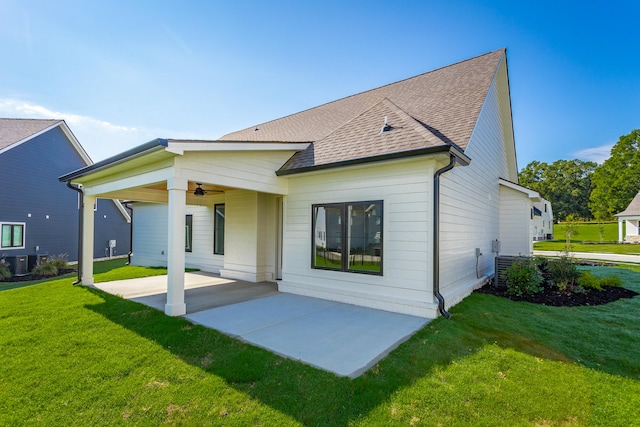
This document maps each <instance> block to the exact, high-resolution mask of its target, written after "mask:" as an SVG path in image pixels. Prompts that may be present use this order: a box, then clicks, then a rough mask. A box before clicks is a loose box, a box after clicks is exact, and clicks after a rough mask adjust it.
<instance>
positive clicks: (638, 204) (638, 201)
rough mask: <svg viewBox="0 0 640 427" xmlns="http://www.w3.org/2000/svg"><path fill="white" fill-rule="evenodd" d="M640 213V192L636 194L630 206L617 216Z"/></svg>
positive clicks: (637, 214)
mask: <svg viewBox="0 0 640 427" xmlns="http://www.w3.org/2000/svg"><path fill="white" fill-rule="evenodd" d="M639 215H640V193H638V194H636V196H635V197H634V198H633V200H632V201H631V203H629V206H627V208H626V209H625V210H623V211H622V212H620V213H619V214H616V215H615V216H639Z"/></svg>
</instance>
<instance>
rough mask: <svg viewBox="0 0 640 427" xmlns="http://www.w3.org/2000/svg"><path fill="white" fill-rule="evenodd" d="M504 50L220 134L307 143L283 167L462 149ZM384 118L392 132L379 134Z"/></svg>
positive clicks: (226, 137) (230, 137)
mask: <svg viewBox="0 0 640 427" xmlns="http://www.w3.org/2000/svg"><path fill="white" fill-rule="evenodd" d="M504 56H505V49H500V50H497V51H494V52H490V53H487V54H485V55H481V56H478V57H475V58H472V59H468V60H466V61H462V62H459V63H456V64H453V65H449V66H447V67H444V68H440V69H437V70H435V71H431V72H428V73H425V74H421V75H419V76H416V77H412V78H409V79H406V80H402V81H399V82H397V83H392V84H389V85H386V86H382V87H379V88H377V89H372V90H370V91H367V92H362V93H359V94H356V95H352V96H349V97H347V98H343V99H340V100H337V101H333V102H330V103H327V104H324V105H320V106H318V107H315V108H311V109H309V110H305V111H302V112H299V113H296V114H292V115H290V116H286V117H283V118H280V119H276V120H273V121H270V122H267V123H263V124H260V125H258V126H252V127H251V128H247V129H244V130H240V131H237V132H233V133H230V134H227V135H224V136H223V137H222V138H220V140H222V141H225V140H226V141H249V142H313V144H311V145H310V146H309V148H308V149H307V150H305V151H303V152H300V153H297V154H296V155H294V156H293V157H292V158H291V159H290V160H289V161H288V162H287V163H286V164H285V165H284V166H283V168H282V169H283V170H292V169H299V168H306V167H312V166H318V165H326V164H331V163H336V162H340V161H348V160H353V159H361V158H365V157H371V156H377V155H385V154H392V153H398V152H404V151H411V150H417V149H422V148H427V147H434V146H442V145H454V146H457V147H458V148H460V149H461V150H465V149H466V147H467V143H468V142H469V139H470V137H471V133H472V131H473V128H474V127H475V124H476V121H477V119H478V115H479V113H480V109H481V108H482V105H483V103H484V100H485V98H486V96H487V92H488V89H489V86H490V85H491V82H492V81H493V78H494V76H495V73H496V71H497V69H498V66H499V65H500V63H501V61H502V60H503V58H504ZM384 117H387V119H388V124H389V125H390V126H391V127H392V129H391V131H389V132H385V133H382V134H380V129H381V128H382V126H383V124H384Z"/></svg>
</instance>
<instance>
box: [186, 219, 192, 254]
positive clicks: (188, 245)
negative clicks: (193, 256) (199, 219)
mask: <svg viewBox="0 0 640 427" xmlns="http://www.w3.org/2000/svg"><path fill="white" fill-rule="evenodd" d="M192 242H193V215H187V216H186V217H185V219H184V251H185V252H191V250H192V247H191V245H192Z"/></svg>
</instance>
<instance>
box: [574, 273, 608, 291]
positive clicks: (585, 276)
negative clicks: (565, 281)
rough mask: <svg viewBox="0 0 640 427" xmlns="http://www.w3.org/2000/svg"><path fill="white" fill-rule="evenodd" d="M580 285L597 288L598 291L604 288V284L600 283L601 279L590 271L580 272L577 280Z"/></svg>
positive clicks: (585, 287)
mask: <svg viewBox="0 0 640 427" xmlns="http://www.w3.org/2000/svg"><path fill="white" fill-rule="evenodd" d="M576 283H577V284H578V286H581V287H582V288H584V289H596V290H598V291H601V290H602V285H601V283H600V279H599V278H598V277H596V276H594V275H593V274H591V272H590V271H583V272H582V273H580V276H579V277H578V279H577V280H576Z"/></svg>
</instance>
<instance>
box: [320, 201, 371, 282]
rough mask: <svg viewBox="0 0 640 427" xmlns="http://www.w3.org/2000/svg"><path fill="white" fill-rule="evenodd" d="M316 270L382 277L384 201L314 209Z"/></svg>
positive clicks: (341, 204) (330, 204)
mask: <svg viewBox="0 0 640 427" xmlns="http://www.w3.org/2000/svg"><path fill="white" fill-rule="evenodd" d="M312 215H313V218H312V220H313V226H312V229H313V231H312V232H313V237H312V241H313V242H312V244H313V247H312V253H313V255H312V260H311V266H312V267H313V268H320V269H328V270H337V271H349V272H354V273H370V274H382V224H383V221H382V201H381V200H376V201H371V202H349V203H329V204H323V205H313V207H312Z"/></svg>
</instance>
